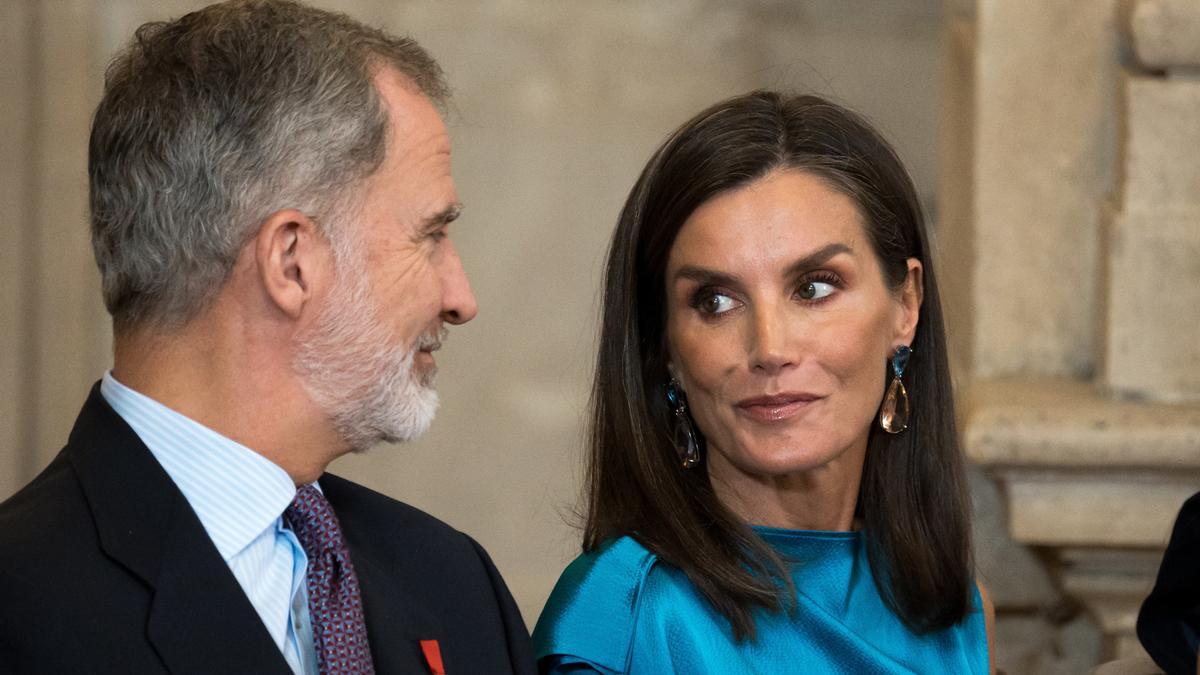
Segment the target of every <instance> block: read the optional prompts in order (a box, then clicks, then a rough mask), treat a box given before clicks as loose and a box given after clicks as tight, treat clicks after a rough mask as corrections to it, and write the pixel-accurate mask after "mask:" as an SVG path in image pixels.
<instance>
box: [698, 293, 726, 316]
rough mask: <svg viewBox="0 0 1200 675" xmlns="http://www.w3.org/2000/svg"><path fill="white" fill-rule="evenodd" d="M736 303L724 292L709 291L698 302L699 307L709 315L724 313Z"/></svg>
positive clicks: (703, 312)
mask: <svg viewBox="0 0 1200 675" xmlns="http://www.w3.org/2000/svg"><path fill="white" fill-rule="evenodd" d="M734 305H735V301H734V299H733V298H731V297H729V296H728V295H725V294H724V293H709V294H708V295H705V296H703V297H701V298H700V302H698V303H696V307H697V309H699V310H700V312H701V313H702V314H708V315H716V314H724V313H725V312H728V311H729V310H731V309H733V308H734Z"/></svg>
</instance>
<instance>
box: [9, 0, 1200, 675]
mask: <svg viewBox="0 0 1200 675" xmlns="http://www.w3.org/2000/svg"><path fill="white" fill-rule="evenodd" d="M202 4H205V3H203V2H190V1H184V0H4V1H3V2H0V91H2V92H3V94H2V95H0V205H3V209H0V237H2V242H3V244H0V499H3V498H5V497H7V496H8V495H10V494H12V493H13V492H14V491H16V489H18V488H19V487H20V486H21V485H23V484H25V483H26V482H27V481H28V480H30V479H31V478H32V477H33V476H34V475H35V474H36V473H37V472H38V471H39V470H40V469H41V468H42V467H43V466H44V465H45V464H46V463H47V462H48V461H49V460H50V458H51V457H53V456H54V454H55V453H57V451H58V450H59V449H60V448H61V446H62V444H63V443H64V441H65V439H66V435H67V432H68V430H69V429H70V426H71V423H72V421H73V419H74V417H75V414H76V413H77V411H78V409H79V406H80V405H81V404H82V402H83V399H84V397H85V396H86V394H87V391H88V389H89V387H90V386H91V384H92V383H93V382H94V381H95V380H96V379H98V378H99V377H100V375H101V374H102V373H103V372H104V370H105V369H106V368H107V367H109V365H110V362H111V355H110V349H111V336H110V326H109V321H108V317H107V315H106V314H105V312H104V309H103V306H102V304H101V301H100V294H99V290H98V279H97V273H96V269H95V265H94V262H93V260H92V255H91V251H90V247H89V244H88V237H87V177H86V165H85V163H86V140H87V134H88V126H89V120H90V116H91V113H92V110H93V108H94V107H95V105H96V103H97V101H98V100H99V97H100V93H101V88H102V82H103V71H104V67H105V64H106V63H107V61H108V59H109V58H110V57H111V56H112V55H113V53H114V52H115V51H116V50H117V49H119V48H120V46H121V45H122V44H123V43H124V42H125V41H126V40H127V39H128V38H129V36H130V35H131V34H132V32H133V30H134V29H135V28H136V27H137V26H138V25H139V24H141V23H142V22H145V21H149V20H158V19H165V18H171V17H176V16H178V15H180V14H182V13H185V12H187V11H189V10H190V9H193V8H195V7H198V6H200V5H202ZM317 4H320V5H322V6H326V7H330V8H334V9H338V10H340V11H345V12H347V13H349V14H351V15H353V16H355V17H356V18H358V19H360V20H363V21H365V22H367V23H373V24H377V25H382V26H384V27H386V28H388V29H389V30H391V31H393V32H397V33H407V34H410V35H412V36H413V37H415V38H417V39H418V40H419V41H420V42H421V43H422V44H423V45H424V46H425V47H426V48H427V49H429V50H430V51H431V52H432V53H433V55H434V56H435V57H436V58H437V59H438V60H439V61H440V62H441V63H442V65H443V67H444V68H445V70H446V72H447V76H448V78H449V81H450V83H451V85H452V86H453V87H454V89H455V97H454V105H455V110H454V111H453V113H452V115H451V116H450V119H449V120H448V122H449V126H450V134H451V138H452V143H453V152H454V173H455V178H456V180H457V183H458V188H459V192H460V195H461V196H462V198H463V201H464V202H465V205H466V210H465V213H464V217H463V218H462V219H461V220H460V221H459V222H457V223H455V225H454V233H453V236H454V237H455V239H456V242H457V245H458V247H459V251H460V253H461V255H462V258H463V261H464V264H465V266H466V269H467V273H468V275H469V276H470V279H471V281H472V284H473V286H474V290H475V293H476V296H477V297H478V300H479V306H480V312H479V316H478V318H477V319H475V320H474V321H473V322H471V323H470V324H468V325H466V326H462V327H458V328H456V329H455V330H453V331H451V334H450V339H449V341H448V343H447V345H446V347H445V348H444V350H443V351H442V353H441V354H440V355H439V363H440V365H441V374H440V376H439V389H440V391H441V392H442V399H443V405H442V409H441V412H440V413H439V416H438V419H437V421H436V422H435V424H434V427H433V429H432V431H431V432H430V433H429V434H428V435H427V436H426V437H424V438H423V439H421V440H420V441H419V442H416V443H412V444H409V445H405V446H392V447H387V446H384V447H379V448H376V449H375V450H374V451H372V452H370V453H368V454H364V455H361V456H353V457H348V458H344V459H342V460H339V461H338V462H337V463H336V464H335V465H334V467H333V470H334V471H335V472H338V473H341V474H343V475H346V476H348V477H350V478H353V479H355V480H358V481H360V482H362V483H365V484H367V485H369V486H371V487H373V488H375V489H377V490H380V491H382V492H385V493H387V494H389V495H392V496H394V497H396V498H398V499H401V500H403V501H406V502H409V503H412V504H414V505H416V506H418V507H420V508H422V509H425V510H427V511H429V512H431V513H433V514H434V515H436V516H438V517H439V518H441V519H443V520H445V521H447V522H449V523H451V524H452V525H454V526H455V527H457V528H459V529H461V530H463V531H465V532H467V533H469V534H471V535H472V536H474V537H475V538H476V539H478V540H479V541H481V542H482V543H483V544H484V546H485V547H486V548H487V549H488V551H489V552H490V553H491V554H492V556H493V558H494V559H495V561H496V563H497V565H498V566H499V568H500V570H501V572H502V573H503V574H504V576H505V578H506V579H507V581H508V583H509V585H510V587H511V588H512V591H513V593H514V595H515V596H516V598H517V600H518V602H519V604H520V606H521V609H522V611H523V613H524V615H525V619H526V621H527V622H528V623H529V624H530V625H531V626H532V624H533V623H534V622H535V621H536V619H537V616H538V613H539V612H540V610H541V607H542V604H543V603H544V601H545V598H546V596H547V595H548V593H549V591H550V589H551V587H552V586H553V584H554V581H555V580H556V579H557V576H558V574H559V572H560V571H561V569H562V567H563V566H564V565H565V563H566V562H567V561H568V560H570V559H571V558H573V557H574V556H575V555H576V554H577V553H578V549H579V532H578V530H577V529H575V528H574V526H573V525H574V522H575V518H574V513H575V511H574V510H575V508H576V506H577V504H578V498H579V487H578V485H579V478H580V476H581V473H582V465H581V457H582V439H583V420H584V416H585V411H586V405H587V396H588V388H589V384H590V376H591V368H592V360H593V353H594V351H595V342H594V340H595V325H596V321H595V319H596V315H597V310H598V299H599V281H600V272H601V267H602V261H603V257H604V254H605V248H606V245H607V241H608V238H609V235H610V232H611V230H612V227H613V225H614V223H615V219H616V215H617V212H618V210H619V208H620V206H621V204H622V203H623V201H624V199H625V196H626V193H627V192H628V190H629V188H630V186H631V185H632V183H633V181H634V179H635V178H636V176H637V174H638V172H639V171H640V170H641V167H642V165H643V163H644V162H645V160H646V159H647V158H648V157H649V155H650V153H651V152H652V151H653V150H654V148H655V147H656V146H657V144H658V143H659V142H660V141H661V140H662V139H663V138H664V136H665V135H666V134H667V133H668V132H669V131H670V130H671V129H673V128H674V127H675V126H677V125H678V124H680V123H681V122H683V121H684V120H686V119H687V118H689V117H690V116H691V115H692V114H694V113H695V112H697V111H699V110H700V109H701V108H702V107H705V106H707V105H708V104H710V103H712V102H715V101H716V100H718V99H721V98H724V97H726V96H730V95H733V94H737V93H741V92H745V91H747V90H749V89H753V88H756V87H772V88H782V89H787V90H794V91H810V92H815V93H817V94H821V95H824V96H827V97H831V98H834V99H835V100H838V101H840V102H842V103H844V104H847V105H849V106H851V107H853V108H855V109H857V110H859V111H860V112H862V113H864V114H865V115H867V116H868V117H869V118H870V119H872V120H873V121H874V122H875V123H876V124H877V125H878V126H879V127H880V128H881V129H882V130H883V131H884V132H885V133H886V134H887V135H888V136H889V137H890V138H891V139H892V140H893V141H894V143H895V145H896V146H897V148H898V150H899V152H900V155H901V157H902V158H903V159H904V161H905V162H906V164H907V166H908V168H909V169H910V171H911V172H912V174H913V176H914V179H915V181H916V183H917V186H918V189H919V191H920V194H921V196H922V199H923V200H924V201H925V203H926V206H927V208H928V213H929V214H930V219H931V224H932V227H933V230H934V233H935V239H936V245H937V249H938V255H939V260H938V263H939V265H940V268H939V272H938V273H939V275H940V278H941V284H942V290H943V294H944V296H945V298H944V301H945V303H946V305H947V310H948V312H949V327H948V328H949V332H950V336H951V342H952V347H953V352H952V354H951V357H952V361H953V363H954V367H955V378H956V385H957V388H958V397H959V410H958V411H956V412H957V414H958V415H959V419H960V420H961V432H962V434H963V439H964V445H965V447H966V449H967V452H968V454H969V456H970V457H971V458H972V460H973V466H972V475H971V485H972V490H973V499H974V504H975V523H976V549H977V557H978V565H979V568H980V575H981V578H982V580H983V581H984V583H985V584H987V585H988V586H989V587H990V588H991V591H992V596H993V598H994V600H995V602H996V605H997V609H998V615H999V624H998V643H997V659H998V662H999V665H1000V666H1001V667H1003V668H1005V669H1006V670H1007V671H1008V672H1010V673H1074V672H1086V670H1087V669H1089V668H1090V667H1091V666H1092V665H1094V664H1096V663H1099V662H1101V661H1104V660H1109V659H1114V658H1118V657H1123V656H1131V655H1136V654H1138V652H1139V649H1140V647H1138V645H1137V643H1136V638H1134V637H1133V632H1132V631H1133V621H1134V618H1135V617H1136V610H1137V607H1138V605H1139V604H1140V601H1141V599H1142V598H1143V597H1144V596H1145V595H1146V593H1147V592H1148V591H1149V589H1150V586H1151V584H1152V581H1153V575H1154V571H1155V569H1156V568H1157V564H1158V560H1159V558H1160V557H1161V550H1162V547H1163V546H1164V545H1165V543H1166V539H1167V536H1168V534H1169V531H1170V526H1171V523H1172V521H1173V519H1174V515H1175V513H1176V511H1177V510H1178V508H1179V506H1180V505H1181V504H1182V503H1183V501H1184V499H1185V498H1186V497H1187V496H1189V495H1190V494H1192V493H1193V492H1195V491H1197V490H1200V311H1198V308H1200V153H1197V152H1196V149H1197V148H1200V77H1197V74H1198V73H1200V5H1197V4H1196V3H1195V2H1194V0H1052V1H1049V2H1047V1H1044V0H792V1H785V0H745V1H743V2H728V1H726V2H718V1H716V0H658V1H654V2H651V1H650V0H645V1H634V0H623V1H601V0H592V1H588V0H561V1H556V2H543V1H535V0H479V1H477V2H476V1H470V2H468V1H456V2H448V1H432V0H419V1H417V0H414V1H411V2H408V1H403V0H345V1H342V2H334V1H332V0H325V1H322V2H319V3H317ZM921 403H922V402H921V401H914V402H913V404H914V405H921Z"/></svg>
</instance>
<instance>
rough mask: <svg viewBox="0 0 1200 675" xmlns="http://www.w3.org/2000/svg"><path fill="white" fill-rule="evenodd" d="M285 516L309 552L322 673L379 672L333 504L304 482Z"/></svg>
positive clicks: (310, 595) (315, 637)
mask: <svg viewBox="0 0 1200 675" xmlns="http://www.w3.org/2000/svg"><path fill="white" fill-rule="evenodd" d="M283 520H284V522H285V523H287V526H288V527H290V528H291V529H292V532H294V533H295V534H296V539H298V540H300V546H302V547H303V548H304V553H305V555H307V556H308V574H307V577H308V579H307V580H308V584H307V586H308V612H309V614H310V615H311V619H312V628H313V646H314V647H315V648H316V652H317V665H318V667H319V669H320V672H321V675H340V674H343V673H344V674H346V675H351V674H353V675H361V674H364V673H374V672H375V666H374V664H373V663H372V662H371V648H370V646H369V645H368V644H367V624H366V622H365V621H363V610H362V596H361V595H359V591H358V577H356V576H355V575H354V565H353V564H351V563H350V551H349V550H347V549H346V540H345V539H344V538H343V537H342V528H341V527H340V526H339V525H338V519H337V516H336V515H335V514H334V513H333V508H332V507H330V506H329V502H328V501H326V500H325V496H324V495H322V494H321V492H320V491H319V490H317V489H316V488H314V487H313V486H311V485H305V486H303V487H301V488H300V489H298V490H296V498H295V499H293V500H292V503H291V505H290V506H288V507H287V510H285V511H284V512H283Z"/></svg>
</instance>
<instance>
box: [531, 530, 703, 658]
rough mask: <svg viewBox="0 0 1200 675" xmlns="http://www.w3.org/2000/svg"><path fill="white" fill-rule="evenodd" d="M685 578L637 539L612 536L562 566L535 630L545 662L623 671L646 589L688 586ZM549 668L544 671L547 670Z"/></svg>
mask: <svg viewBox="0 0 1200 675" xmlns="http://www.w3.org/2000/svg"><path fill="white" fill-rule="evenodd" d="M685 580H686V577H684V576H683V574H682V573H681V572H679V571H678V570H676V569H675V568H673V567H671V566H670V565H664V564H660V563H659V561H658V557H657V556H656V555H655V554H654V553H652V552H651V551H649V550H647V549H646V548H645V547H644V546H642V544H640V543H639V542H638V541H637V540H636V539H634V538H633V537H628V536H625V537H621V538H619V539H611V540H609V541H606V542H605V543H604V544H602V545H601V546H599V547H598V548H597V549H596V550H594V551H590V552H588V553H584V554H583V555H581V556H579V557H578V558H576V559H575V560H574V561H572V562H571V564H570V565H568V566H567V568H566V569H565V570H563V573H562V576H561V577H559V580H558V583H557V584H556V585H555V587H554V590H553V591H552V592H551V593H550V599H549V600H547V601H546V607H545V609H543V610H542V615H541V618H539V619H538V623H537V627H536V628H534V631H533V644H534V651H535V653H536V656H537V658H538V660H539V661H540V662H543V663H544V662H545V660H547V659H548V660H551V661H553V660H555V659H557V660H558V661H559V662H560V663H562V665H568V664H569V663H581V662H582V663H586V664H588V665H591V666H595V667H597V669H598V670H600V669H602V670H601V672H616V673H619V672H624V671H625V669H626V666H627V664H628V661H629V656H630V650H631V649H632V646H633V642H634V638H635V634H636V632H637V627H638V624H639V620H640V619H641V618H644V617H642V615H643V614H644V613H646V612H647V611H653V609H652V608H647V607H646V606H645V605H646V595H647V589H648V588H652V589H653V590H654V592H653V595H654V596H655V597H658V596H659V595H661V593H662V592H663V591H664V590H667V589H669V588H672V587H675V588H677V590H683V588H682V586H683V585H686V581H685ZM544 671H545V669H543V672H544Z"/></svg>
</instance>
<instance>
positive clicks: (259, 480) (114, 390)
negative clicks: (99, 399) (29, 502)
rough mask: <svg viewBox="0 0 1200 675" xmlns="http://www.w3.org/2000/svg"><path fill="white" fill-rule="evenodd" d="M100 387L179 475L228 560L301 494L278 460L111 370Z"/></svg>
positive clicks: (185, 493) (176, 478)
mask: <svg viewBox="0 0 1200 675" xmlns="http://www.w3.org/2000/svg"><path fill="white" fill-rule="evenodd" d="M100 394H101V395H102V396H104V399H105V400H106V401H107V402H108V404H109V405H110V406H112V408H113V410H115V411H116V413H117V414H118V415H120V416H121V417H122V418H123V419H124V420H125V422H126V423H128V424H129V426H130V427H131V428H132V429H133V431H134V433H136V434H137V435H138V437H139V438H141V439H142V442H143V443H145V444H146V447H147V448H149V449H150V453H151V454H152V455H154V458H155V459H156V460H158V463H159V464H161V465H162V467H163V469H164V470H165V471H166V472H167V475H168V476H170V477H171V480H172V481H174V482H175V485H176V486H178V488H179V491H180V492H182V493H183V496H184V497H185V498H186V499H187V501H188V504H190V505H191V507H192V510H193V511H195V512H196V516H197V517H198V518H199V519H200V523H201V524H202V525H203V526H204V529H205V530H206V531H207V532H208V536H209V537H210V538H211V539H212V541H213V543H214V544H215V545H216V547H217V551H218V552H219V553H220V554H221V557H222V558H224V559H225V561H226V562H228V561H229V560H230V558H232V557H234V556H236V555H237V554H238V553H240V552H241V551H242V550H243V549H245V548H246V546H248V545H249V544H250V543H251V542H252V541H254V539H255V538H257V537H258V536H259V535H261V534H262V533H263V531H264V530H267V529H268V528H271V529H272V530H273V529H274V527H275V526H276V524H277V523H278V522H279V517H280V514H282V513H283V510H284V509H285V508H287V506H288V504H290V503H291V501H292V499H293V498H294V497H295V496H296V486H295V484H293V483H292V479H291V477H289V476H288V474H287V472H286V471H284V470H283V469H282V468H281V467H279V466H278V465H277V464H275V463H273V462H271V461H270V460H269V459H267V458H266V457H263V456H262V455H260V454H258V453H257V452H255V451H253V450H251V449H250V448H247V447H246V446H244V445H242V444H240V443H237V442H235V441H233V440H231V439H229V438H226V437H225V436H222V435H221V434H219V433H217V432H216V431H213V430H212V429H209V428H208V427H206V426H204V425H203V424H200V423H199V422H196V421H195V420H193V419H190V418H188V417H185V416H184V415H182V414H180V413H178V412H176V411H174V410H171V409H170V408H168V407H166V406H165V405H163V404H161V403H159V402H158V401H155V400H154V399H151V398H149V397H148V396H145V395H143V394H140V393H138V392H136V391H134V390H133V389H130V388H129V387H126V386H125V385H123V384H121V383H120V382H118V381H117V380H116V379H115V378H113V376H112V372H111V371H109V372H106V373H105V374H104V379H103V380H102V381H101V383H100Z"/></svg>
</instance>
